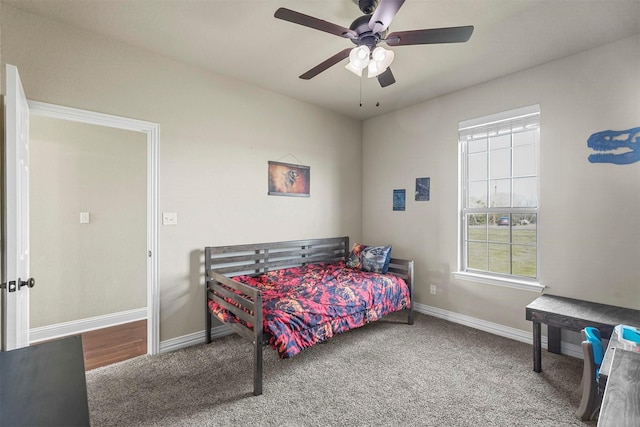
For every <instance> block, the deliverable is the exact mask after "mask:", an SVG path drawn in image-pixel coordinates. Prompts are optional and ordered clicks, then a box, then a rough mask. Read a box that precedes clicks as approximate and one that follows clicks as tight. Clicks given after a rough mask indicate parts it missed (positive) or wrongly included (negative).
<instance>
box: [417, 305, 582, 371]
mask: <svg viewBox="0 0 640 427" xmlns="http://www.w3.org/2000/svg"><path fill="white" fill-rule="evenodd" d="M413 309H414V310H415V311H417V312H418V313H422V314H426V315H428V316H433V317H437V318H440V319H444V320H447V321H449V322H453V323H459V324H461V325H465V326H469V327H471V328H474V329H479V330H481V331H485V332H489V333H491V334H494V335H498V336H501V337H505V338H510V339H512V340H516V341H520V342H524V343H527V344H531V345H533V332H527V331H523V330H521V329H515V328H510V327H508V326H504V325H501V324H499V323H493V322H488V321H486V320H482V319H477V318H475V317H471V316H467V315H464V314H460V313H454V312H452V311H447V310H443V309H441V308H437V307H431V306H429V305H424V304H420V303H414V304H413ZM523 315H524V314H523ZM542 348H545V349H546V348H548V347H547V337H546V336H544V335H543V336H542ZM560 351H561V353H562V354H566V355H567V356H572V357H577V358H579V359H582V358H583V352H582V347H580V346H579V345H575V344H572V343H567V342H564V341H563V342H561V343H560Z"/></svg>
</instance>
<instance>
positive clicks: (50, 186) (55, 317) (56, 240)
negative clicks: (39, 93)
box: [29, 114, 147, 328]
mask: <svg viewBox="0 0 640 427" xmlns="http://www.w3.org/2000/svg"><path fill="white" fill-rule="evenodd" d="M29 132H30V133H29V162H30V164H29V166H30V168H29V180H30V185H31V191H30V194H29V196H30V200H29V202H30V233H31V235H30V243H31V247H30V249H31V254H32V256H31V260H30V261H31V265H30V269H31V275H32V276H33V277H37V278H38V286H37V289H36V288H34V289H32V291H31V299H30V312H29V315H30V326H31V327H32V328H35V327H40V326H48V325H52V324H56V323H61V322H69V321H74V320H80V319H86V318H91V317H96V316H101V315H105V314H110V313H117V312H121V311H127V310H133V309H138V308H143V307H146V306H147V300H146V295H147V294H146V289H147V279H146V277H147V256H146V255H147V212H146V204H147V201H146V200H147V167H146V161H147V155H146V150H147V138H146V135H145V134H143V133H140V132H133V131H126V130H120V129H114V128H108V127H105V126H97V125H90V124H84V123H78V122H70V121H67V120H60V119H52V118H46V117H42V116H36V115H33V114H32V115H31V120H30V123H29ZM80 212H88V213H89V219H90V222H89V223H88V224H81V223H80Z"/></svg>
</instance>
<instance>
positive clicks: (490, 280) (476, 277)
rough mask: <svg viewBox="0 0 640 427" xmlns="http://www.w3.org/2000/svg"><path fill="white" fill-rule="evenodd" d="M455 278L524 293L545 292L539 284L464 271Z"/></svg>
mask: <svg viewBox="0 0 640 427" xmlns="http://www.w3.org/2000/svg"><path fill="white" fill-rule="evenodd" d="M453 277H455V278H456V279H462V280H469V281H471V282H478V283H484V284H487V285H494V286H504V287H506V288H512V289H520V290H523V291H530V292H538V293H542V291H544V285H541V284H540V283H538V282H528V281H525V280H517V279H501V278H498V277H492V276H484V275H482V274H474V273H466V272H463V271H456V272H454V273H453Z"/></svg>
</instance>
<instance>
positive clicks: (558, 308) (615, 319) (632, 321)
mask: <svg viewBox="0 0 640 427" xmlns="http://www.w3.org/2000/svg"><path fill="white" fill-rule="evenodd" d="M533 312H536V313H549V315H550V316H554V317H566V318H567V319H582V320H584V321H586V322H588V323H589V324H591V325H592V326H595V327H598V328H600V327H604V330H601V332H605V335H607V334H606V332H607V330H608V329H612V328H613V326H615V325H620V324H624V325H630V326H640V310H634V309H631V308H624V307H616V306H614V305H607V304H600V303H597V302H590V301H582V300H578V299H574V298H567V297H560V296H556V295H541V296H539V297H538V298H536V299H535V300H534V301H532V302H531V304H529V305H528V306H527V309H526V314H527V320H532V313H533ZM567 326H569V325H567ZM607 327H608V328H607ZM576 328H577V329H576V330H579V329H581V328H582V326H581V324H578V325H576ZM609 333H610V332H609ZM603 338H608V336H603Z"/></svg>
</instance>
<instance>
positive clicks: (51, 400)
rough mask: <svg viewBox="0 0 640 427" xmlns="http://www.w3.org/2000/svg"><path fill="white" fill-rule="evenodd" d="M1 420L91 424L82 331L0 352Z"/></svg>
mask: <svg viewBox="0 0 640 427" xmlns="http://www.w3.org/2000/svg"><path fill="white" fill-rule="evenodd" d="M0 425H2V426H88V425H89V405H88V402H87V384H86V378H85V373H84V356H83V353H82V338H81V337H80V336H74V337H69V338H63V339H60V340H56V341H50V342H46V343H42V344H36V345H33V346H30V347H24V348H20V349H17V350H11V351H6V352H0Z"/></svg>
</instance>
